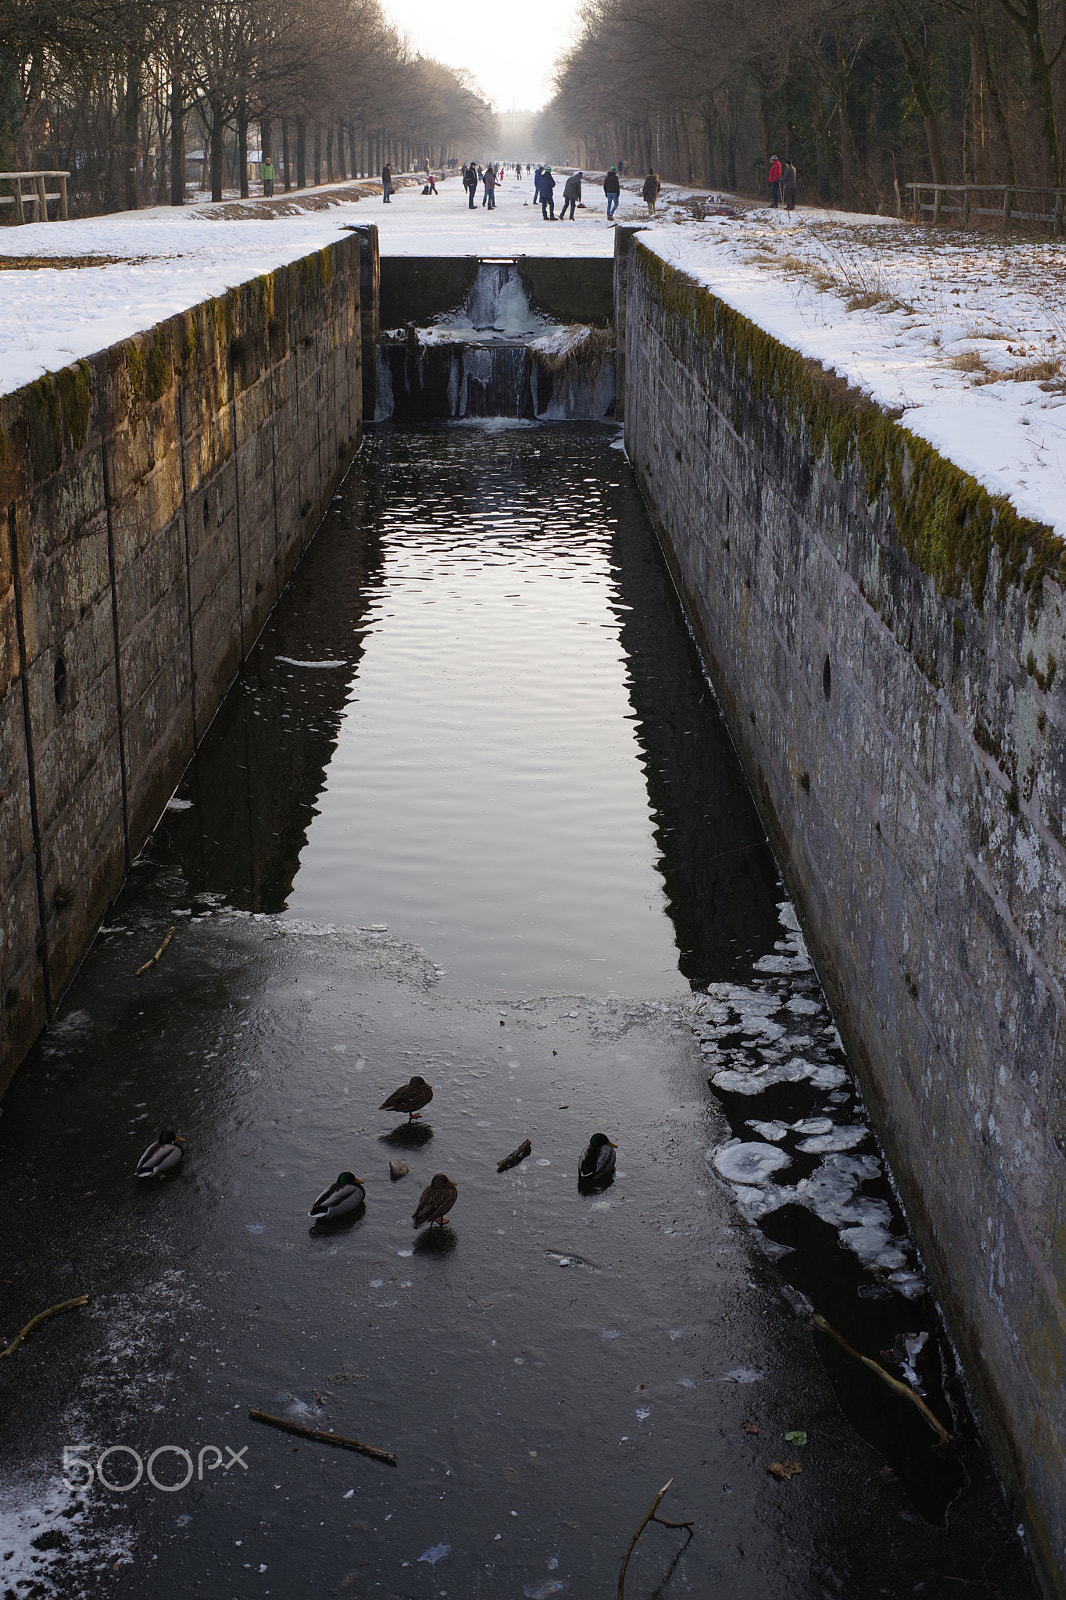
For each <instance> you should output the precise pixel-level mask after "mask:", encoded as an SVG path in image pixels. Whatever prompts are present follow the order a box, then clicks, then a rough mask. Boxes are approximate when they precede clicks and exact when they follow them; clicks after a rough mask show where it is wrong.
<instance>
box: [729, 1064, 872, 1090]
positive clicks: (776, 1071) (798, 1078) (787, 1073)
mask: <svg viewBox="0 0 1066 1600" xmlns="http://www.w3.org/2000/svg"><path fill="white" fill-rule="evenodd" d="M804 1078H806V1079H807V1080H808V1081H809V1082H810V1083H812V1084H813V1085H814V1087H815V1088H816V1089H839V1088H840V1086H841V1085H842V1084H844V1083H846V1082H847V1081H848V1075H847V1073H846V1072H845V1071H844V1069H843V1067H838V1066H835V1065H834V1064H832V1063H830V1062H827V1061H808V1060H807V1058H806V1057H805V1056H789V1058H788V1060H787V1061H774V1062H770V1063H768V1064H766V1065H765V1066H760V1067H725V1068H723V1069H722V1071H721V1072H716V1073H715V1074H714V1077H713V1078H712V1079H711V1082H712V1083H713V1084H714V1087H715V1088H716V1089H721V1090H722V1091H723V1092H724V1093H725V1094H762V1092H763V1090H764V1089H770V1088H772V1087H773V1086H774V1084H777V1083H800V1082H802V1081H803V1079H804Z"/></svg>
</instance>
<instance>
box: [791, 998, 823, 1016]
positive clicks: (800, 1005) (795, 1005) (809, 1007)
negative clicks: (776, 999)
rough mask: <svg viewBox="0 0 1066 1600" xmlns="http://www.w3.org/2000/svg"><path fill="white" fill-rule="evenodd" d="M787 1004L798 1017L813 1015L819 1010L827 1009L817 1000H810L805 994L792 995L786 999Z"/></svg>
mask: <svg viewBox="0 0 1066 1600" xmlns="http://www.w3.org/2000/svg"><path fill="white" fill-rule="evenodd" d="M785 1005H786V1007H787V1008H788V1010H789V1011H791V1012H794V1013H795V1015H796V1016H798V1017H813V1016H816V1015H817V1013H818V1012H819V1011H822V1010H824V1009H825V1008H824V1006H822V1005H821V1004H820V1003H819V1002H818V1001H817V1000H810V999H808V997H807V996H806V995H803V994H794V995H792V996H791V997H790V998H789V999H788V1000H786V1001H785Z"/></svg>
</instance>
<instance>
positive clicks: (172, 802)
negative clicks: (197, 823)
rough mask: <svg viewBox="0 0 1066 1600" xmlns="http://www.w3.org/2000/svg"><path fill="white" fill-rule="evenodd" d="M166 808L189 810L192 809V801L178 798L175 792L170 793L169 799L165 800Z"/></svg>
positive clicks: (169, 809) (170, 809)
mask: <svg viewBox="0 0 1066 1600" xmlns="http://www.w3.org/2000/svg"><path fill="white" fill-rule="evenodd" d="M167 810H168V811H191V810H192V801H191V800H179V799H178V797H177V795H176V794H172V795H171V797H170V799H169V800H168V801H167Z"/></svg>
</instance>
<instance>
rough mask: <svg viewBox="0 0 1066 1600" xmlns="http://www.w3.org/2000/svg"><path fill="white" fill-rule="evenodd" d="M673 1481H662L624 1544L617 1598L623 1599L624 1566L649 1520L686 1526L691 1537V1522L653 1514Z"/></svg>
mask: <svg viewBox="0 0 1066 1600" xmlns="http://www.w3.org/2000/svg"><path fill="white" fill-rule="evenodd" d="M673 1481H674V1480H673V1478H671V1479H670V1482H669V1483H664V1484H663V1486H662V1488H661V1489H660V1490H659V1493H658V1494H657V1495H656V1496H655V1499H654V1500H653V1501H652V1503H651V1505H650V1506H649V1507H648V1509H647V1511H646V1512H645V1513H644V1517H643V1519H642V1521H641V1522H640V1524H639V1525H638V1527H637V1530H636V1532H635V1533H634V1535H633V1537H632V1538H631V1539H630V1541H629V1544H628V1545H627V1546H626V1553H625V1555H624V1556H623V1557H622V1566H621V1570H620V1571H619V1574H618V1600H624V1596H625V1586H626V1568H627V1567H628V1566H629V1558H630V1556H631V1555H632V1554H633V1551H634V1549H635V1547H636V1543H637V1540H638V1539H639V1538H640V1536H641V1534H642V1533H643V1532H644V1529H645V1528H646V1527H647V1526H648V1523H649V1522H658V1523H659V1524H660V1525H661V1526H662V1527H664V1528H687V1529H688V1533H689V1538H690V1539H691V1537H692V1523H691V1522H667V1520H666V1518H665V1517H657V1516H656V1515H655V1513H656V1512H657V1511H658V1509H659V1506H660V1505H661V1504H662V1500H663V1496H664V1495H665V1494H666V1492H667V1490H668V1489H669V1487H670V1484H672V1483H673Z"/></svg>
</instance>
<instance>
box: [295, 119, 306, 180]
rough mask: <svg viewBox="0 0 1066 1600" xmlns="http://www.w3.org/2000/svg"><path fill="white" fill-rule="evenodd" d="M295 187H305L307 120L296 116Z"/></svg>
mask: <svg viewBox="0 0 1066 1600" xmlns="http://www.w3.org/2000/svg"><path fill="white" fill-rule="evenodd" d="M296 187H297V188H298V189H306V188H307V120H306V118H305V117H297V118H296Z"/></svg>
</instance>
